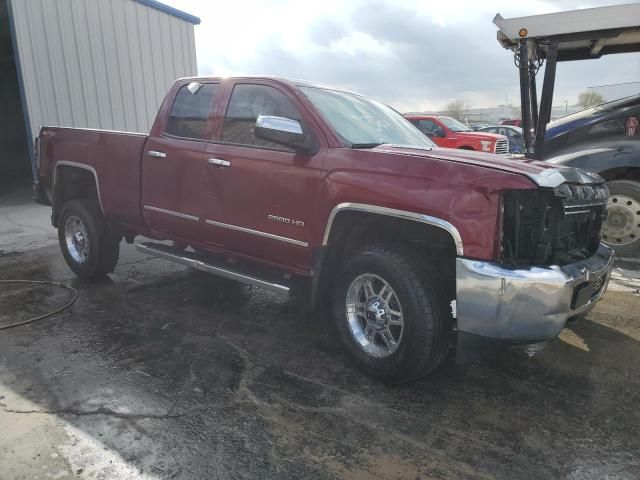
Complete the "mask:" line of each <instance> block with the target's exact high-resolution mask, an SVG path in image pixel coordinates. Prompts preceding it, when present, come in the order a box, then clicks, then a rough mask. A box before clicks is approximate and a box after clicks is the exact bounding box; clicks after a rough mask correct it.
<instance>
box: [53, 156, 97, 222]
mask: <svg viewBox="0 0 640 480" xmlns="http://www.w3.org/2000/svg"><path fill="white" fill-rule="evenodd" d="M60 166H63V167H73V168H80V169H82V170H87V171H89V172H91V173H92V174H93V178H94V179H95V181H96V193H97V195H98V203H99V204H100V210H101V211H102V214H103V215H104V207H103V206H102V197H101V196H100V182H99V181H98V172H96V169H95V168H93V167H92V166H91V165H86V164H84V163H78V162H70V161H68V160H58V161H57V162H56V166H55V168H54V170H53V191H54V192H55V190H56V179H57V176H58V167H60Z"/></svg>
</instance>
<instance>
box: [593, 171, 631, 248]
mask: <svg viewBox="0 0 640 480" xmlns="http://www.w3.org/2000/svg"><path fill="white" fill-rule="evenodd" d="M607 187H609V191H610V195H609V202H608V205H607V207H608V210H609V216H608V218H607V221H606V222H605V224H604V226H603V228H602V240H603V241H604V242H605V243H607V244H608V245H610V246H611V247H613V249H614V250H615V252H616V254H617V255H618V256H620V257H630V258H636V257H638V256H639V255H640V182H635V181H633V180H613V181H611V182H607Z"/></svg>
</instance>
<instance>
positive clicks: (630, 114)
mask: <svg viewBox="0 0 640 480" xmlns="http://www.w3.org/2000/svg"><path fill="white" fill-rule="evenodd" d="M639 119H640V95H635V96H632V97H627V98H623V99H620V100H616V101H613V102H609V103H604V104H602V105H598V106H596V107H593V108H589V109H587V110H583V111H581V112H577V113H574V114H571V115H567V116H566V117H562V118H559V119H558V120H554V121H553V122H550V123H549V124H548V125H547V133H546V135H545V144H544V152H543V159H544V160H546V161H548V162H551V163H556V164H559V165H568V166H572V167H579V168H582V169H585V170H588V171H591V172H595V173H598V174H600V175H601V176H602V177H604V179H605V180H606V181H607V186H608V187H609V190H610V192H611V196H610V198H609V202H608V207H609V208H608V210H609V217H608V219H607V221H606V223H605V225H604V228H603V232H602V233H603V236H602V238H603V240H604V241H605V242H606V243H608V244H609V245H611V246H612V247H614V249H615V251H616V253H617V254H618V255H619V256H622V257H638V256H639V255H640V126H639Z"/></svg>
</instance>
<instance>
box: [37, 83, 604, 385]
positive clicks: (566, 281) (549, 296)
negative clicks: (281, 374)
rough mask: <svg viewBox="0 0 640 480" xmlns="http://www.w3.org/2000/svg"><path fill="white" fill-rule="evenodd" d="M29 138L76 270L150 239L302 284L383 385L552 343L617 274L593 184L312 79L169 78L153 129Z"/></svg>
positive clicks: (201, 265)
mask: <svg viewBox="0 0 640 480" xmlns="http://www.w3.org/2000/svg"><path fill="white" fill-rule="evenodd" d="M36 147H37V164H38V169H39V182H38V184H37V185H36V188H37V189H38V190H39V191H41V192H43V193H44V195H46V198H47V199H48V201H49V202H50V203H51V205H52V223H53V226H54V227H57V229H58V236H59V240H60V247H61V249H62V253H63V255H64V257H65V259H66V261H67V263H68V265H69V267H70V268H71V269H72V270H73V271H74V272H75V273H76V274H77V275H79V276H80V277H82V278H91V277H95V276H98V275H103V274H105V273H107V272H110V271H112V270H113V269H114V267H115V265H116V262H117V260H118V253H119V243H120V241H121V239H125V240H126V241H127V242H129V243H131V242H134V241H135V240H134V239H135V238H136V237H138V236H143V237H147V238H148V239H150V241H144V242H141V243H139V244H138V248H139V249H140V250H141V251H143V252H146V253H149V254H153V255H157V256H159V257H162V258H165V259H167V260H170V261H174V262H178V263H181V264H184V265H187V266H190V267H193V268H196V269H200V270H204V271H207V272H211V273H214V274H217V275H222V276H224V277H227V278H231V279H234V280H238V281H241V282H246V283H248V284H251V285H254V286H259V287H262V288H266V289H270V290H274V291H276V292H288V291H289V290H291V289H294V288H295V289H296V290H297V291H299V292H308V297H309V299H310V301H311V302H312V304H313V305H314V306H317V307H323V306H324V307H329V309H328V310H330V311H331V312H332V316H333V317H334V319H335V322H336V325H337V330H338V332H339V334H340V337H341V339H342V341H343V343H344V346H345V348H346V349H347V350H348V351H349V353H350V354H351V356H352V357H353V359H354V360H355V362H356V363H357V364H358V365H359V366H360V367H362V368H363V369H364V370H366V371H367V372H369V373H370V374H372V375H375V376H378V377H380V378H383V379H385V380H387V381H390V382H405V381H410V380H412V379H415V378H417V377H420V376H422V375H425V374H427V373H428V372H430V371H432V370H433V369H434V368H435V367H437V366H438V364H439V363H440V362H441V361H442V360H443V358H444V357H445V354H446V352H447V350H448V349H449V347H450V346H451V345H452V344H454V342H455V340H456V336H457V335H458V334H459V333H460V332H465V333H470V334H474V335H480V336H484V337H489V338H493V339H500V340H507V341H524V342H534V341H540V340H545V339H549V338H552V337H554V336H555V335H557V334H558V333H559V332H560V330H561V329H562V328H563V327H564V325H565V322H566V321H567V319H569V318H570V317H574V316H577V315H579V314H581V313H583V312H585V311H586V310H588V309H589V308H591V307H592V306H593V304H594V303H595V302H596V301H597V300H598V299H599V298H600V297H601V296H602V295H603V293H604V291H605V289H606V286H607V281H608V278H609V273H610V270H611V266H612V255H611V251H610V250H609V249H608V248H607V247H605V246H602V245H601V244H600V228H601V226H602V221H603V219H604V217H605V212H606V201H607V190H606V187H604V185H603V183H602V182H603V181H602V179H601V178H600V177H599V176H597V175H595V174H590V173H586V172H583V171H581V170H578V169H574V168H557V167H553V166H552V165H549V164H547V163H539V162H530V161H511V160H509V159H506V158H504V157H502V156H498V155H493V154H487V153H478V152H468V151H462V150H452V149H443V148H438V147H437V146H436V145H434V144H433V143H432V142H431V141H430V140H429V139H428V138H427V137H425V136H424V135H423V134H422V133H420V131H419V130H417V129H416V128H415V127H414V126H413V125H411V123H409V122H408V121H407V120H406V119H405V118H403V117H402V116H401V115H400V114H398V113H397V112H395V111H394V110H393V109H391V108H389V107H387V106H385V105H383V104H381V103H378V102H376V101H373V100H370V99H367V98H365V97H363V96H360V95H357V94H354V93H350V92H346V91H342V90H339V89H334V88H330V87H327V86H322V85H317V84H314V83H308V82H300V81H289V80H283V79H276V78H192V79H182V80H178V81H177V82H176V83H175V85H174V86H173V87H172V89H171V90H170V92H169V93H168V95H167V97H166V99H165V100H164V102H163V104H162V106H161V108H160V111H159V113H158V116H157V119H156V121H155V123H154V125H153V127H152V129H151V132H150V134H149V135H143V134H135V133H124V132H113V131H101V130H83V129H71V128H59V127H44V128H42V130H41V131H40V134H39V137H38V139H37V142H36ZM164 240H169V241H170V242H164V243H159V241H164Z"/></svg>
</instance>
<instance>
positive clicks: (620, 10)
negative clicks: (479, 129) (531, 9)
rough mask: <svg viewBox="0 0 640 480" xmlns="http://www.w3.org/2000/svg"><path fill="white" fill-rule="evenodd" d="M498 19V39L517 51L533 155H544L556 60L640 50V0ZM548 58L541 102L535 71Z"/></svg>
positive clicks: (527, 139)
mask: <svg viewBox="0 0 640 480" xmlns="http://www.w3.org/2000/svg"><path fill="white" fill-rule="evenodd" d="M493 23H494V24H495V25H496V26H497V27H498V28H499V29H500V30H498V42H499V43H500V44H501V45H502V47H504V48H506V49H508V50H511V51H513V52H514V59H515V64H516V66H517V67H518V69H519V71H520V100H521V106H522V130H523V134H524V140H525V154H526V156H527V157H528V158H542V155H543V153H544V136H545V133H546V126H547V123H549V120H550V119H551V106H552V101H553V89H554V86H555V77H556V64H557V62H562V61H570V60H590V59H597V58H600V57H601V56H602V55H609V54H615V53H631V52H640V4H639V3H635V4H629V5H615V6H611V7H599V8H587V9H582V10H573V11H568V12H558V13H549V14H545V15H532V16H528V17H517V18H510V19H505V18H503V17H502V16H501V15H500V14H498V15H496V16H495V18H494V19H493ZM544 62H546V67H545V73H544V82H543V86H542V94H541V97H540V105H539V106H538V99H537V88H536V74H537V72H538V70H539V69H540V67H541V66H542V64H543V63H544Z"/></svg>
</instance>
